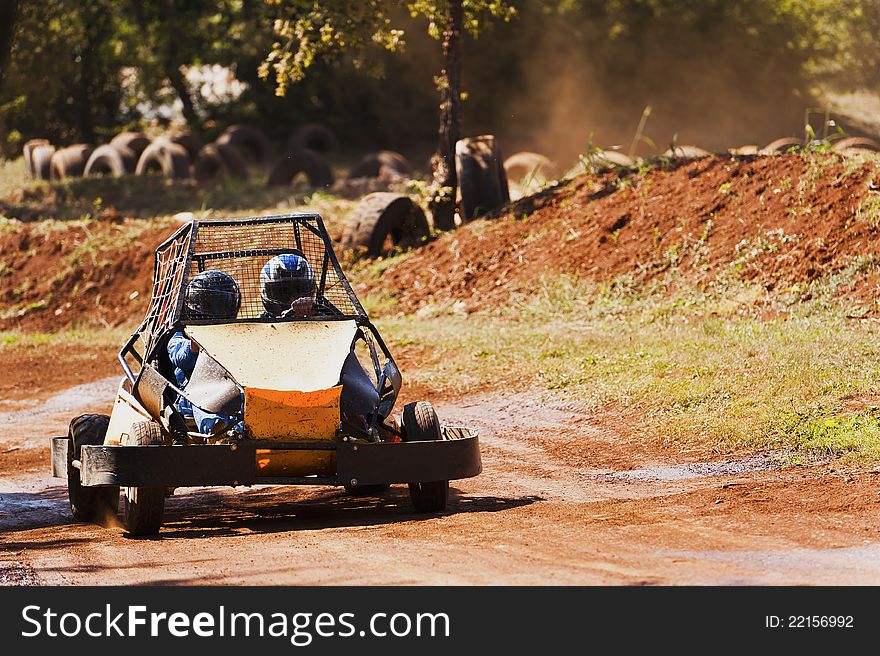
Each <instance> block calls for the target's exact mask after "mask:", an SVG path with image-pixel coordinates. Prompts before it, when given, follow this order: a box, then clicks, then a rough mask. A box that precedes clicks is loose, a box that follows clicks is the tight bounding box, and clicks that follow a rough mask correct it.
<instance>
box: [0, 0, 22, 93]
mask: <svg viewBox="0 0 880 656" xmlns="http://www.w3.org/2000/svg"><path fill="white" fill-rule="evenodd" d="M16 18H18V0H0V88H2V86H3V72H4V70H5V69H6V60H7V59H8V58H9V51H10V50H11V49H12V34H13V32H14V31H15V21H16Z"/></svg>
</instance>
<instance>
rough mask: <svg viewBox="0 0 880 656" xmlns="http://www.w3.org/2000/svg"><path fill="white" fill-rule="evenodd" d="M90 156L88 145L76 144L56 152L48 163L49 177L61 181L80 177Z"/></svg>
mask: <svg viewBox="0 0 880 656" xmlns="http://www.w3.org/2000/svg"><path fill="white" fill-rule="evenodd" d="M91 154H92V147H91V146H89V145H88V144H76V145H73V146H68V147H67V148H62V149H61V150H56V151H55V154H54V155H52V159H51V161H50V163H49V177H50V178H51V179H53V180H62V179H63V178H74V177H79V176H81V175H82V174H83V171H85V169H86V162H88V161H89V156H90V155H91Z"/></svg>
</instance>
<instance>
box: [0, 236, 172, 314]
mask: <svg viewBox="0 0 880 656" xmlns="http://www.w3.org/2000/svg"><path fill="white" fill-rule="evenodd" d="M176 225H177V224H174V223H170V222H154V221H124V222H121V223H117V222H109V221H91V222H79V221H78V222H70V223H63V222H53V223H48V224H14V223H10V224H6V225H5V226H0V298H2V299H3V302H2V304H0V329H9V328H21V329H27V330H44V331H51V330H56V329H58V328H61V327H65V326H72V325H80V324H84V325H91V326H104V327H109V326H116V325H119V324H122V323H125V322H132V321H137V320H138V319H139V318H141V317H142V316H143V313H144V312H145V310H146V304H147V302H148V301H149V298H150V288H151V285H152V276H153V253H154V250H155V247H156V246H157V245H158V244H159V243H160V242H161V241H163V240H164V239H165V238H166V237H167V236H168V235H169V234H170V233H171V231H172V230H173V229H174V228H175V227H176Z"/></svg>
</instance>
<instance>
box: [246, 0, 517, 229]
mask: <svg viewBox="0 0 880 656" xmlns="http://www.w3.org/2000/svg"><path fill="white" fill-rule="evenodd" d="M268 2H269V3H270V4H274V5H276V6H277V10H278V15H277V18H276V20H275V22H274V25H273V31H274V33H275V35H276V36H277V37H278V41H276V42H275V43H274V44H273V46H272V50H271V52H270V53H269V54H268V56H267V57H266V61H265V62H264V63H263V65H262V66H261V68H260V74H261V76H262V77H264V78H268V77H270V76H272V77H273V78H274V81H275V85H276V93H277V94H278V95H284V94H285V92H286V91H287V88H288V86H289V85H290V84H291V83H296V82H299V81H300V80H302V79H303V78H304V77H305V76H306V73H307V71H308V69H309V67H310V66H312V64H313V63H314V61H315V60H316V58H319V57H323V58H333V57H338V56H339V55H340V54H341V53H343V52H349V53H351V54H353V56H354V61H355V63H356V64H358V63H359V64H361V65H366V64H365V62H367V61H368V57H367V55H368V49H369V48H370V47H371V46H377V45H378V46H380V47H383V48H385V49H386V50H390V51H399V50H401V49H403V47H404V45H405V42H404V36H405V35H404V30H403V29H401V28H400V27H395V26H394V24H395V19H396V18H398V17H399V14H398V13H396V10H398V9H400V8H401V7H405V8H406V9H407V10H408V11H409V13H410V15H411V16H413V17H418V16H422V17H425V18H427V19H428V34H430V35H431V36H432V37H433V38H435V39H437V40H441V41H442V49H443V68H442V70H441V71H440V73H439V75H438V76H437V77H436V85H437V88H438V91H439V92H440V122H439V123H440V124H439V131H438V133H439V134H438V136H439V139H438V145H437V152H436V154H435V155H434V157H433V158H432V160H431V164H432V168H433V174H434V176H433V177H434V184H433V188H432V194H431V199H430V206H431V213H432V215H433V217H434V225H435V226H436V227H438V228H441V229H449V228H451V227H452V226H453V216H454V212H455V197H456V192H457V186H458V181H457V179H456V174H455V142H456V141H458V139H459V137H460V126H461V97H462V89H461V64H462V62H461V50H462V36H463V34H464V32H465V30H467V31H468V32H470V33H471V34H473V35H474V36H476V35H477V34H478V33H479V32H480V30H481V29H483V28H484V27H485V26H486V25H487V24H488V23H489V22H490V21H491V20H492V19H493V18H502V19H503V20H509V19H510V18H511V17H512V16H513V15H514V13H515V12H514V9H513V8H512V7H511V6H509V5H508V4H507V3H506V2H504V0H417V1H414V2H394V1H393V0H369V1H367V2H358V3H350V2H344V1H342V0H268Z"/></svg>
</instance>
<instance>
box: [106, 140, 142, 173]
mask: <svg viewBox="0 0 880 656" xmlns="http://www.w3.org/2000/svg"><path fill="white" fill-rule="evenodd" d="M110 145H111V146H113V147H114V148H115V149H116V150H118V151H119V152H120V153H123V154H127V153H131V154H132V155H133V156H134V163H133V164H132V167H131V170H130V171H129V173H134V167H135V166H136V165H137V161H138V159H139V158H140V156H141V154H143V152H144V151H145V150H146V149H147V146H149V145H150V140H149V139H148V138H147V137H146V136H145V135H144V133H143V132H120V133H119V134H117V135H116V136H115V137H113V138H112V139H111V140H110Z"/></svg>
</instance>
